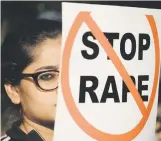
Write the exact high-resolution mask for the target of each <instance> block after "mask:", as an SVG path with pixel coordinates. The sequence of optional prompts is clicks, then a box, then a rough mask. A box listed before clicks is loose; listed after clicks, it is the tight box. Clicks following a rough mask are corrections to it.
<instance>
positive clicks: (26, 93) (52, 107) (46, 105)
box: [18, 36, 61, 124]
mask: <svg viewBox="0 0 161 141" xmlns="http://www.w3.org/2000/svg"><path fill="white" fill-rule="evenodd" d="M60 49H61V36H59V37H58V38H56V39H47V40H45V41H44V42H43V43H42V44H41V45H39V46H38V47H37V49H36V52H35V60H34V61H33V62H32V63H31V64H30V65H28V66H27V67H26V68H25V69H24V71H23V73H35V72H40V71H46V70H51V69H52V68H56V70H57V71H59V64H60ZM18 91H19V95H20V102H21V104H22V108H23V113H24V116H26V117H27V118H28V119H30V120H32V121H34V122H36V123H38V124H51V123H53V122H54V120H55V113H56V104H57V89H55V90H51V91H43V90H41V89H40V88H38V87H37V86H36V84H35V83H34V81H33V79H32V78H26V79H22V80H21V82H20V85H19V86H18Z"/></svg>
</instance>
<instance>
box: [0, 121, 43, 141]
mask: <svg viewBox="0 0 161 141" xmlns="http://www.w3.org/2000/svg"><path fill="white" fill-rule="evenodd" d="M20 123H21V122H20V121H18V122H15V123H13V125H12V128H11V129H10V130H8V131H7V132H6V135H5V136H3V137H2V138H1V141H44V140H43V138H42V137H41V136H40V134H39V133H38V132H36V131H35V130H32V131H30V132H29V133H28V134H25V133H24V132H23V131H22V130H21V129H20V128H19V126H20Z"/></svg>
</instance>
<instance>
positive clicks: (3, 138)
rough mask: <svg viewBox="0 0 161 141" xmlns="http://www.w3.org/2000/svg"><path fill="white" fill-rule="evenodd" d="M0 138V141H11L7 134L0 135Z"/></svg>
mask: <svg viewBox="0 0 161 141" xmlns="http://www.w3.org/2000/svg"><path fill="white" fill-rule="evenodd" d="M0 139H1V141H12V140H11V137H10V136H8V135H4V136H2V137H0Z"/></svg>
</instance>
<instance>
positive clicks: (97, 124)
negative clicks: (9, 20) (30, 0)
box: [54, 3, 161, 141]
mask: <svg viewBox="0 0 161 141" xmlns="http://www.w3.org/2000/svg"><path fill="white" fill-rule="evenodd" d="M62 9H63V13H62V18H63V43H62V64H61V77H60V85H59V97H58V107H57V115H56V125H55V135H54V141H65V140H71V141H74V140H77V141H94V140H97V141H143V140H146V141H154V140H155V132H154V131H155V122H156V115H157V100H158V83H159V71H160V39H161V19H160V17H161V11H160V10H154V9H144V8H131V7H119V6H107V5H91V4H74V3H63V6H62Z"/></svg>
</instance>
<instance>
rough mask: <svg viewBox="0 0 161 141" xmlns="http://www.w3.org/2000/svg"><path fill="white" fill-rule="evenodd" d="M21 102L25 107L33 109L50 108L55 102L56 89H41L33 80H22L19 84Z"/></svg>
mask: <svg viewBox="0 0 161 141" xmlns="http://www.w3.org/2000/svg"><path fill="white" fill-rule="evenodd" d="M20 98H21V104H22V106H23V108H24V110H25V109H28V108H29V109H30V108H32V109H31V110H34V108H35V109H39V108H40V107H41V108H45V109H50V108H52V107H53V106H55V104H56V102H57V91H56V90H54V91H48V92H46V91H42V90H40V89H39V88H37V87H36V86H35V84H34V83H33V82H30V81H28V80H22V82H21V84H20Z"/></svg>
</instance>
